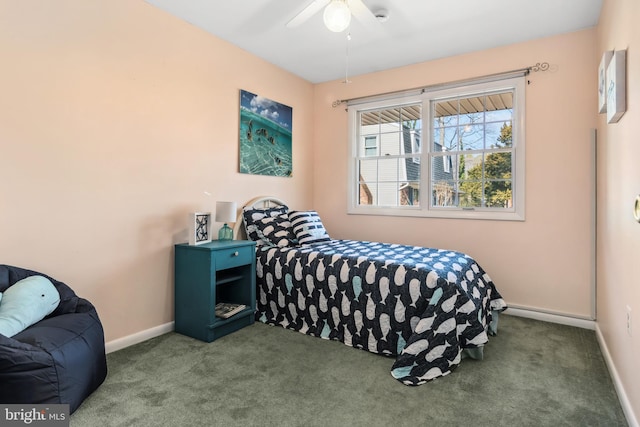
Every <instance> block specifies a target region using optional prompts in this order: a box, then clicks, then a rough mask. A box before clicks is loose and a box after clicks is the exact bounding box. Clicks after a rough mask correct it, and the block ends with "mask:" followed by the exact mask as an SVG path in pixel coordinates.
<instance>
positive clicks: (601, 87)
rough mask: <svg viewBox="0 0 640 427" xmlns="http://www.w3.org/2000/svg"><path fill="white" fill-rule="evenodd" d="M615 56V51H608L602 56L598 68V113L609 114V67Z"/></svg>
mask: <svg viewBox="0 0 640 427" xmlns="http://www.w3.org/2000/svg"><path fill="white" fill-rule="evenodd" d="M612 56H613V51H612V50H608V51H606V52H605V53H603V54H602V59H600V66H599V67H598V112H599V113H606V112H607V67H608V66H609V62H610V61H611V57H612Z"/></svg>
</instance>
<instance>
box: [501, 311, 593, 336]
mask: <svg viewBox="0 0 640 427" xmlns="http://www.w3.org/2000/svg"><path fill="white" fill-rule="evenodd" d="M502 314H508V315H511V316H518V317H526V318H528V319H534V320H542V321H543V322H550V323H559V324H561V325H568V326H575V327H577V328H583V329H590V330H592V331H593V330H595V329H596V322H595V320H590V319H584V318H579V317H571V316H569V315H564V314H558V313H550V312H544V311H537V310H533V309H526V308H517V307H512V306H509V308H508V309H507V310H506V311H505V312H504V313H501V315H502Z"/></svg>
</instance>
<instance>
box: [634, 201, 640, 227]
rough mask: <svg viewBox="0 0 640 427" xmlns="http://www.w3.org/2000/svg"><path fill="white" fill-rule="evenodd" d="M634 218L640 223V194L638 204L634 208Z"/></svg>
mask: <svg viewBox="0 0 640 427" xmlns="http://www.w3.org/2000/svg"><path fill="white" fill-rule="evenodd" d="M633 217H634V218H635V219H636V221H638V222H640V194H638V195H637V196H636V203H635V206H634V207H633Z"/></svg>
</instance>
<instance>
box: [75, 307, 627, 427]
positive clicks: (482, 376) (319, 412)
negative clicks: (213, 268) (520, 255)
mask: <svg viewBox="0 0 640 427" xmlns="http://www.w3.org/2000/svg"><path fill="white" fill-rule="evenodd" d="M107 360H108V364H109V375H108V377H107V380H106V381H105V383H104V384H103V385H102V386H101V387H100V388H99V389H98V390H97V391H96V392H95V393H93V395H91V396H90V397H89V399H87V400H86V401H85V402H84V403H83V404H82V406H81V407H80V409H78V410H77V411H76V413H75V414H73V415H72V417H71V426H78V427H85V426H87V427H89V426H101V427H104V426H154V427H156V426H235V425H249V426H367V427H372V426H391V425H393V426H462V425H465V426H466V425H473V426H572V427H573V426H607V427H611V426H626V425H627V423H626V421H625V418H624V415H623V412H622V408H621V406H620V403H619V401H618V398H617V395H616V392H615V389H614V387H613V384H612V382H611V379H610V377H609V374H608V371H607V368H606V365H605V362H604V359H603V357H602V354H601V352H600V349H599V347H598V344H597V341H596V336H595V332H593V331H589V330H585V329H579V328H573V327H569V326H563V325H557V324H551V323H546V322H540V321H536V320H531V319H525V318H520V317H515V316H506V315H503V316H501V317H500V325H499V331H498V336H496V337H492V338H491V339H490V342H489V344H488V345H487V346H486V347H485V352H484V360H483V361H475V360H470V359H465V360H463V361H462V363H461V365H460V366H459V367H458V368H457V369H456V370H455V371H454V372H453V373H452V374H450V375H447V376H445V377H441V378H438V379H436V380H434V381H431V382H429V383H427V384H424V385H422V386H418V387H408V386H405V385H403V384H401V383H400V382H398V381H396V380H395V379H393V377H391V374H390V373H389V370H390V368H391V365H392V363H393V359H391V358H387V357H384V356H379V355H374V354H371V353H368V352H366V351H363V350H357V349H354V348H351V347H347V346H345V345H344V344H342V343H339V342H335V341H326V340H323V339H319V338H314V337H309V336H305V335H303V334H300V333H298V332H293V331H289V330H285V329H282V328H278V327H272V326H267V325H264V324H262V323H259V322H258V323H256V324H254V325H252V326H249V327H247V328H244V329H242V330H240V331H238V332H235V333H233V334H231V335H228V336H226V337H223V338H221V339H219V340H217V341H215V342H213V343H210V344H207V343H203V342H200V341H197V340H194V339H191V338H188V337H185V336H182V335H179V334H176V333H169V334H166V335H163V336H160V337H157V338H154V339H151V340H149V341H146V342H144V343H140V344H137V345H135V346H132V347H129V348H126V349H123V350H120V351H117V352H114V353H111V354H109V355H108V359H107Z"/></svg>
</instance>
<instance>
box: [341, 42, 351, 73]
mask: <svg viewBox="0 0 640 427" xmlns="http://www.w3.org/2000/svg"><path fill="white" fill-rule="evenodd" d="M349 41H351V31H347V48H346V52H345V60H344V62H345V65H344V81H343V82H342V83H345V84H347V83H351V81H350V80H349Z"/></svg>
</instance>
